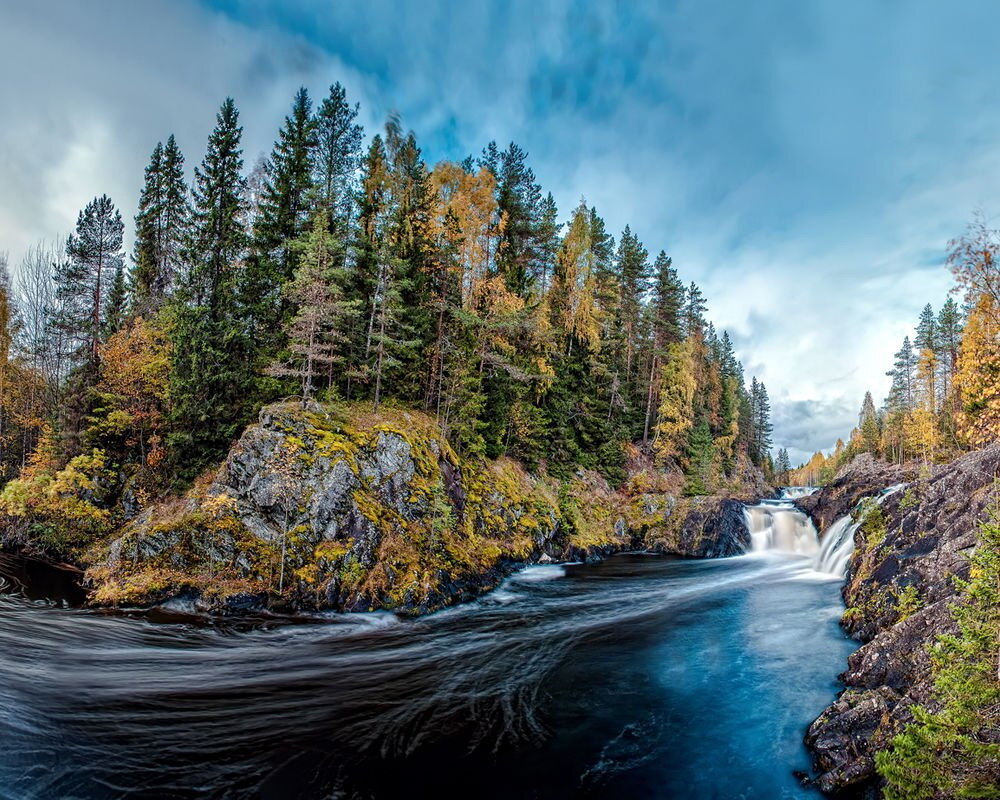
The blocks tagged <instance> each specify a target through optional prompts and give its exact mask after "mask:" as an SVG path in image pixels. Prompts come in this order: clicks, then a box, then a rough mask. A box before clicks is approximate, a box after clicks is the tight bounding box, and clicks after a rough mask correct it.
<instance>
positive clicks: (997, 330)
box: [956, 292, 1000, 447]
mask: <svg viewBox="0 0 1000 800" xmlns="http://www.w3.org/2000/svg"><path fill="white" fill-rule="evenodd" d="M956 383H957V384H958V386H959V391H960V392H961V397H962V411H961V413H960V414H959V418H958V429H959V435H960V436H961V437H962V438H963V439H964V440H965V441H966V442H967V443H968V444H969V445H971V446H972V447H983V446H985V445H987V444H990V443H992V442H995V441H997V440H998V439H1000V315H998V304H997V301H996V300H995V299H994V297H993V295H992V294H991V293H989V292H984V293H983V294H981V295H980V296H979V301H978V302H977V303H976V306H975V308H973V310H972V313H971V314H970V315H969V320H968V323H967V324H966V326H965V332H964V333H963V334H962V346H961V350H960V353H959V367H958V375H957V377H956Z"/></svg>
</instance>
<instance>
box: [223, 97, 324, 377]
mask: <svg viewBox="0 0 1000 800" xmlns="http://www.w3.org/2000/svg"><path fill="white" fill-rule="evenodd" d="M315 144H316V135H315V120H314V119H313V116H312V103H311V101H310V100H309V93H308V92H307V91H306V90H305V89H299V91H298V92H297V93H296V95H295V99H294V101H293V102H292V110H291V113H290V114H289V115H288V116H287V117H285V122H284V125H283V126H282V128H281V130H280V131H278V139H277V141H275V143H274V147H273V149H272V150H271V156H270V158H269V159H268V160H267V162H266V166H265V177H264V186H263V190H262V192H261V197H260V206H259V212H258V214H257V218H256V219H255V220H254V224H253V243H252V255H251V258H250V259H249V261H248V263H247V268H246V270H245V274H244V277H243V280H242V282H241V283H242V285H241V292H242V298H241V299H242V303H243V305H244V306H245V307H246V308H247V309H248V311H249V313H250V317H251V319H250V324H251V326H252V328H253V333H254V337H255V338H256V339H257V340H258V341H259V342H260V344H261V349H262V351H263V357H264V358H265V359H268V360H269V359H271V358H273V357H274V354H275V353H276V352H277V351H278V349H279V348H280V346H281V336H280V335H279V332H280V331H281V330H282V329H283V322H284V321H285V320H286V318H287V317H288V316H289V315H290V314H292V313H293V309H291V308H289V307H288V304H287V303H286V302H283V298H282V294H281V287H282V285H283V284H284V283H285V282H287V281H290V280H291V279H292V276H293V275H294V273H295V268H296V266H297V262H298V255H297V254H298V250H297V249H296V248H295V247H293V246H292V244H293V242H295V241H296V240H298V239H299V238H300V237H301V236H302V235H303V234H304V233H305V232H306V231H307V229H308V226H309V208H310V206H309V201H310V198H311V196H312V194H313V182H312V181H313V162H312V159H313V149H314V147H315ZM285 299H287V297H286V298H285Z"/></svg>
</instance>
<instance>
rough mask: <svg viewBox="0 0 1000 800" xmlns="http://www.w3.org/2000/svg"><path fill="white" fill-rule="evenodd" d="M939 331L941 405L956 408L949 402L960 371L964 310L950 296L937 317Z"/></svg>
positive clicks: (950, 409)
mask: <svg viewBox="0 0 1000 800" xmlns="http://www.w3.org/2000/svg"><path fill="white" fill-rule="evenodd" d="M937 332H938V363H939V364H940V378H939V380H938V389H939V391H938V396H939V398H940V402H939V404H938V405H939V406H940V407H941V408H942V409H946V410H948V411H952V410H954V404H950V403H949V397H950V396H951V395H952V387H953V386H954V384H955V373H956V372H957V371H958V350H959V347H960V345H961V342H962V312H961V311H960V310H959V308H958V303H956V302H955V300H954V299H953V298H951V297H949V298H948V299H947V300H946V301H945V303H944V305H942V306H941V310H940V311H939V312H938V318H937Z"/></svg>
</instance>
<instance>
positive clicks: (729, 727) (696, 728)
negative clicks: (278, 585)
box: [0, 553, 851, 800]
mask: <svg viewBox="0 0 1000 800" xmlns="http://www.w3.org/2000/svg"><path fill="white" fill-rule="evenodd" d="M808 566H809V564H808V561H807V560H805V559H803V558H801V557H796V556H792V555H784V554H774V553H759V554H753V555H750V556H745V557H740V558H732V559H725V560H718V561H680V560H672V559H666V558H660V557H651V556H641V555H634V556H619V557H615V558H612V559H609V560H608V561H606V562H604V563H602V564H598V565H594V566H583V565H572V566H566V567H552V566H548V567H533V568H530V569H528V570H526V571H525V572H523V573H520V574H519V575H516V576H514V577H513V578H511V579H509V580H508V581H507V582H506V583H505V584H504V586H503V587H501V588H500V589H499V590H498V591H497V592H495V593H493V594H491V595H488V596H486V597H484V598H482V599H481V600H479V601H477V602H475V603H472V604H469V605H466V606H461V607H457V608H453V609H449V610H447V611H444V612H441V613H439V614H435V615H432V616H430V617H426V618H423V619H420V620H405V621H404V620H399V619H397V618H396V617H394V616H392V615H390V614H370V615H349V616H331V617H330V618H328V619H326V620H324V621H322V622H318V623H310V624H296V625H288V624H276V623H272V624H270V625H269V626H267V627H256V628H252V629H249V630H247V629H243V630H239V629H235V628H233V627H228V626H207V625H204V624H192V622H190V621H188V622H183V623H182V622H174V623H170V624H162V623H159V624H157V623H153V622H150V621H147V620H136V619H124V618H121V617H110V616H106V615H101V614H96V613H92V612H88V611H81V610H77V609H72V608H64V607H55V606H52V605H49V606H45V605H40V604H39V603H38V602H37V600H35V599H31V598H30V597H28V596H26V595H25V594H24V587H25V584H26V581H24V580H23V575H22V579H19V580H18V581H9V582H8V584H7V588H8V590H12V591H13V593H12V594H7V595H4V596H0V754H2V755H0V798H4V800H6V799H7V798H10V800H26V798H46V799H48V798H57V797H58V798H63V797H65V798H69V797H72V798H81V799H83V798H114V797H126V796H127V797H175V798H187V797H191V798H194V797H198V798H202V797H220V798H223V797H224V798H242V797H262V798H294V797H302V798H317V797H362V798H369V797H372V798H395V797H401V796H425V795H428V794H435V795H437V796H440V797H452V796H466V795H468V796H473V795H475V796H478V797H497V798H499V797H505V798H509V797H519V798H520V797H523V798H532V797H537V798H560V797H577V796H585V797H602V798H604V797H606V798H613V797H614V798H618V797H633V798H654V797H656V798H689V797H698V798H720V799H721V798H726V799H727V800H728V799H729V798H740V797H745V798H767V800H771V799H772V798H781V797H801V796H811V795H812V791H811V790H809V789H806V788H803V787H802V786H800V785H799V783H798V782H797V781H796V779H795V778H794V777H793V775H792V771H793V770H807V769H808V758H807V755H806V753H805V750H804V749H803V747H802V745H801V739H802V735H803V733H804V731H805V728H806V726H807V725H808V723H809V722H810V721H811V720H812V718H813V717H815V716H816V714H818V713H819V712H820V711H821V710H822V709H823V707H824V706H825V705H826V704H827V703H828V702H829V701H830V700H831V699H832V697H833V695H834V693H835V691H836V686H835V684H834V682H833V676H834V675H836V673H837V672H838V671H840V669H841V668H842V666H843V662H844V659H845V657H846V655H847V653H848V652H849V651H850V649H851V645H850V643H849V642H848V641H847V640H846V639H845V638H844V637H843V636H842V635H841V633H840V631H839V629H838V627H837V617H838V613H839V609H840V601H839V595H838V590H839V585H838V584H837V583H836V582H833V581H829V580H826V581H823V580H812V579H808V578H807V579H803V577H804V576H808V575H809V572H808ZM22 567H23V565H20V566H19V565H18V563H17V562H16V561H12V560H10V559H6V560H4V561H2V562H0V572H2V573H4V574H8V575H12V576H13V575H16V574H18V569H21V568H22ZM22 571H23V570H22Z"/></svg>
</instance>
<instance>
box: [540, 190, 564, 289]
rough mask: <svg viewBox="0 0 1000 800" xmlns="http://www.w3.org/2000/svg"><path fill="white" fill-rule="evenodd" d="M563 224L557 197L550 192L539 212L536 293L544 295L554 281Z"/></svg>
mask: <svg viewBox="0 0 1000 800" xmlns="http://www.w3.org/2000/svg"><path fill="white" fill-rule="evenodd" d="M561 231H562V225H561V224H560V223H559V210H558V208H557V207H556V201H555V198H554V197H552V193H551V192H549V193H548V194H547V195H546V196H545V198H544V199H543V200H542V202H541V207H540V208H539V212H538V227H537V230H536V235H537V243H536V244H537V247H536V250H535V268H534V270H533V272H534V274H535V275H536V276H537V282H536V286H535V288H536V294H537V296H538V297H542V296H544V295H545V294H546V293H547V292H548V290H549V284H550V283H551V281H552V272H553V270H554V269H555V263H556V257H557V256H558V254H559V242H560V238H561V237H560V233H561Z"/></svg>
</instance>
